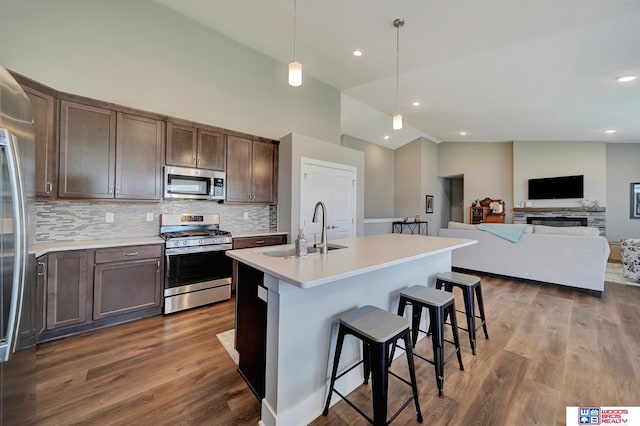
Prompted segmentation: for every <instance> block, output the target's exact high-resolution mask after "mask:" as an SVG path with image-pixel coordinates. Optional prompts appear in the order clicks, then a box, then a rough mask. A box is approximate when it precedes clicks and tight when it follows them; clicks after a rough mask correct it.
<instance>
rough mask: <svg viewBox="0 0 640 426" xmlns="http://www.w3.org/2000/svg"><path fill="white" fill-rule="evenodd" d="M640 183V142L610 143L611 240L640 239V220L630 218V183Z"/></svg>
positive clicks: (608, 175) (609, 219)
mask: <svg viewBox="0 0 640 426" xmlns="http://www.w3.org/2000/svg"><path fill="white" fill-rule="evenodd" d="M633 182H640V143H633V144H631V143H612V144H607V239H608V240H609V241H612V242H613V241H620V239H621V238H640V219H631V218H630V210H631V206H630V201H631V196H630V194H629V192H630V186H631V183H633Z"/></svg>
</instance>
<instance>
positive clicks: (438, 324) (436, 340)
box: [429, 308, 444, 398]
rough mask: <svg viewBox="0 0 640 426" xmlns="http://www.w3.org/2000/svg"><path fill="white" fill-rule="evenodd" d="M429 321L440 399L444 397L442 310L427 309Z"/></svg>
mask: <svg viewBox="0 0 640 426" xmlns="http://www.w3.org/2000/svg"><path fill="white" fill-rule="evenodd" d="M429 315H430V317H431V318H430V319H431V324H432V327H431V333H432V334H431V343H432V346H433V365H434V367H435V370H436V384H437V385H438V393H439V395H440V398H442V397H444V363H443V362H444V358H443V348H442V346H443V345H444V342H443V337H442V328H443V327H442V324H443V321H444V318H443V317H444V312H443V309H442V308H432V309H429Z"/></svg>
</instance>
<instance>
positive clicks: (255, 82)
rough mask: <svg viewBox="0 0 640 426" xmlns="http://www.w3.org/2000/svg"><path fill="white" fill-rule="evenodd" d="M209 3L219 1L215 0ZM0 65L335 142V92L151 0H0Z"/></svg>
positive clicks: (113, 95)
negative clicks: (292, 78)
mask: <svg viewBox="0 0 640 426" xmlns="http://www.w3.org/2000/svg"><path fill="white" fill-rule="evenodd" d="M212 7H223V6H221V5H217V6H214V5H213V4H212ZM0 11H1V12H0V13H1V16H2V25H0V40H2V42H1V43H0V64H2V65H3V66H5V67H6V68H9V69H11V70H13V71H16V72H18V73H20V74H23V75H25V76H27V77H30V78H32V79H34V80H36V81H39V82H41V83H43V84H46V85H48V86H51V87H53V88H54V89H57V90H60V91H63V92H68V93H72V94H76V95H82V96H86V97H90V98H96V99H100V100H104V101H109V102H113V103H117V104H122V105H126V106H130V107H135V108H139V109H143V110H147V111H152V112H157V113H160V114H167V115H170V116H174V117H178V118H184V119H189V120H193V121H197V122H202V123H206V124H210V125H214V126H219V127H223V128H227V129H232V130H237V131H242V132H246V133H250V134H254V135H259V136H264V137H268V138H272V139H279V138H280V137H281V136H282V135H286V134H288V133H291V132H299V133H303V134H307V135H310V136H313V137H316V138H319V139H322V140H326V141H329V142H334V143H339V141H340V133H341V132H340V92H339V90H337V89H335V88H333V87H331V86H329V85H327V84H325V83H322V82H320V81H318V80H316V79H314V78H312V77H311V76H306V77H305V81H304V84H303V85H302V87H299V88H292V87H290V86H288V84H287V69H286V64H282V63H278V62H276V61H274V60H273V59H271V58H269V57H267V56H265V55H263V54H261V53H259V52H257V51H255V50H252V49H250V48H248V47H246V46H244V45H242V44H240V43H238V42H236V41H234V40H232V39H230V38H228V37H226V36H224V35H222V34H220V33H218V32H216V31H214V30H211V29H209V28H208V27H205V26H203V25H201V24H199V23H196V22H195V21H192V20H190V19H188V18H186V17H183V16H181V15H179V14H177V13H175V12H173V11H172V10H171V9H169V8H167V7H165V6H162V5H160V4H158V3H156V2H154V1H152V0H136V1H129V0H109V1H85V0H55V1H50V0H29V1H23V0H0Z"/></svg>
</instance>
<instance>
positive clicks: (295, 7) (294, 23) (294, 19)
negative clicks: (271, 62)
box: [293, 0, 298, 62]
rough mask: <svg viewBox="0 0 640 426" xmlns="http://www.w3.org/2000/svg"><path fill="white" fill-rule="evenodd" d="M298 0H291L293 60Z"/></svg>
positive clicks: (294, 57)
mask: <svg viewBox="0 0 640 426" xmlns="http://www.w3.org/2000/svg"><path fill="white" fill-rule="evenodd" d="M297 18H298V2H297V0H293V62H297V60H296V21H297V20H298V19H297Z"/></svg>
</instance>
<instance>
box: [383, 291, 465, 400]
mask: <svg viewBox="0 0 640 426" xmlns="http://www.w3.org/2000/svg"><path fill="white" fill-rule="evenodd" d="M407 305H411V306H412V307H413V309H412V315H411V334H412V336H411V337H412V339H411V342H412V347H415V345H416V342H417V341H418V333H419V331H421V330H420V329H419V327H420V318H421V317H422V308H426V309H427V310H428V311H429V318H430V321H429V330H428V331H427V332H426V333H427V335H429V334H430V335H431V344H432V346H433V360H431V359H427V358H425V357H423V356H422V355H419V354H417V353H415V352H414V353H413V355H414V356H416V357H418V358H420V359H422V360H423V361H427V362H428V363H430V364H433V366H434V367H435V372H436V384H437V385H438V393H439V395H440V398H442V397H444V366H445V365H446V364H447V363H448V362H449V361H450V360H451V358H453V355H457V357H458V364H459V366H460V370H464V366H463V365H462V354H461V352H460V339H459V337H458V325H457V323H456V319H455V312H456V306H455V301H454V299H453V295H452V294H451V293H447V292H445V291H441V290H435V289H433V288H428V287H424V286H420V285H415V286H413V287H409V288H408V289H406V290H403V291H402V292H400V302H399V304H398V315H400V316H402V315H404V310H405V307H406V306H407ZM447 313H449V314H450V315H451V319H452V321H451V332H452V334H453V341H452V342H451V341H449V340H445V339H444V324H445V315H446V314H447ZM444 342H447V343H451V344H452V345H454V347H455V350H454V351H453V352H452V353H451V354H449V356H448V357H447V358H446V359H445V358H444ZM393 351H395V345H394V348H393ZM393 351H392V354H391V356H392V357H393Z"/></svg>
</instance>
